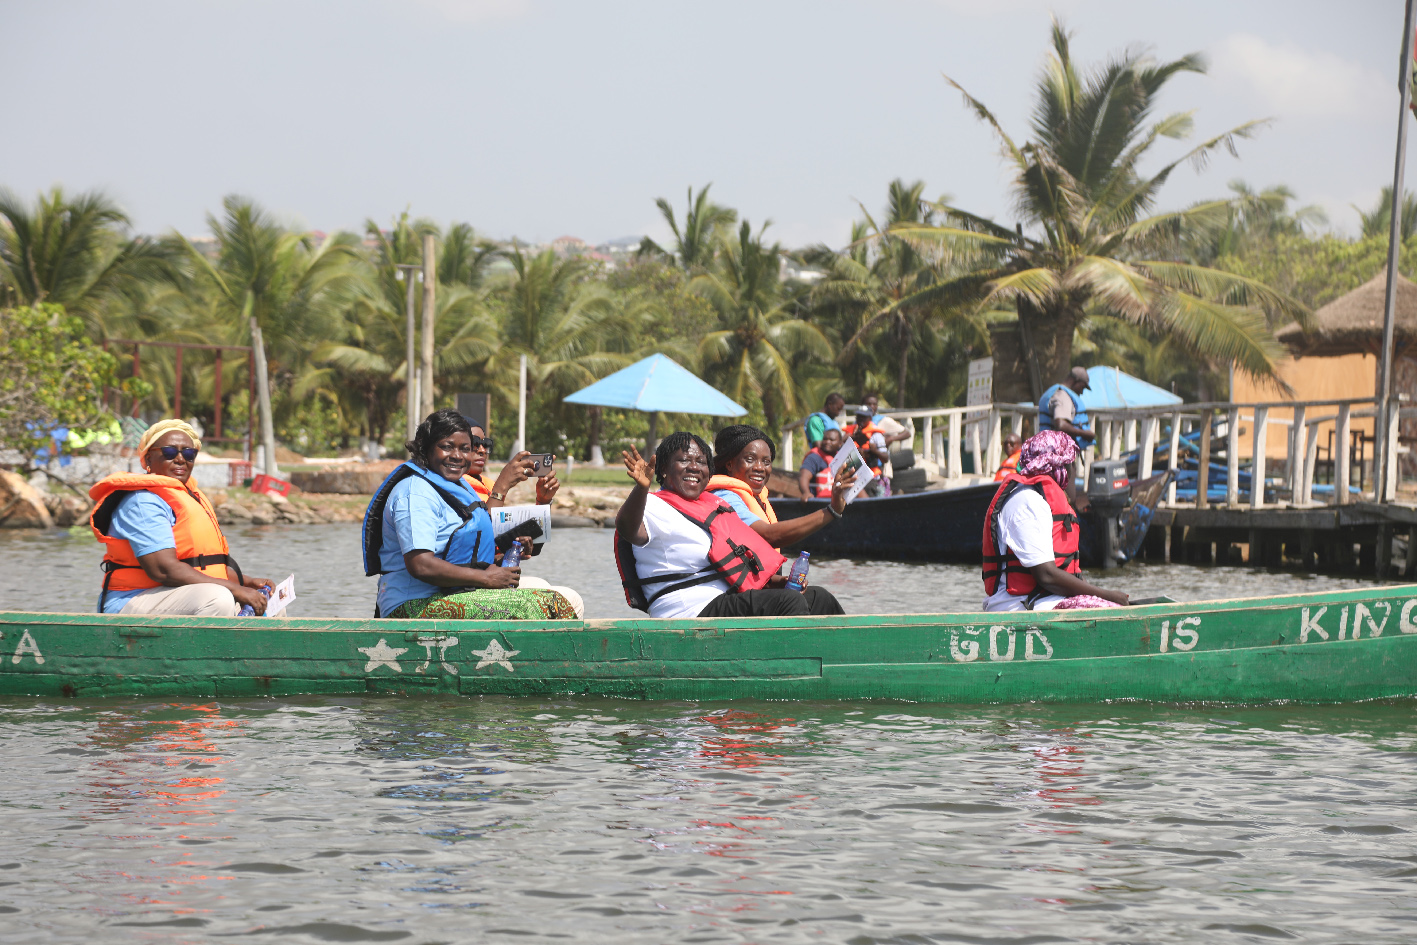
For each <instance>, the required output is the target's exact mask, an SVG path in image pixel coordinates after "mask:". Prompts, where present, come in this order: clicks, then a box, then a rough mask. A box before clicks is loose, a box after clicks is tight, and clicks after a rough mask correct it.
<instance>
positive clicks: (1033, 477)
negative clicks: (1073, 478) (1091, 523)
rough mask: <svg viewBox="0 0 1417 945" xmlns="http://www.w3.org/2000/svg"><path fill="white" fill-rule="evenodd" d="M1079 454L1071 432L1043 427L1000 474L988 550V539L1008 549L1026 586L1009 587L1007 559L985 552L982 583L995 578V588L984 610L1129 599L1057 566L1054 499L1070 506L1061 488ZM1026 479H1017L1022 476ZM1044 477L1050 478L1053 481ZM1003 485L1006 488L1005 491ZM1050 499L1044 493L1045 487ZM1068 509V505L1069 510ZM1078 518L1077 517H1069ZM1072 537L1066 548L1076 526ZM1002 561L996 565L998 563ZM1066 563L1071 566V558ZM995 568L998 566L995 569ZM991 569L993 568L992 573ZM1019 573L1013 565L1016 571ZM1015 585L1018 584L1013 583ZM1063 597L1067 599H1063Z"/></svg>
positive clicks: (999, 551)
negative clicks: (1011, 469)
mask: <svg viewBox="0 0 1417 945" xmlns="http://www.w3.org/2000/svg"><path fill="white" fill-rule="evenodd" d="M1076 457H1077V445H1076V443H1075V442H1074V441H1073V438H1072V437H1070V436H1068V435H1067V434H1066V433H1063V432H1062V431H1059V430H1042V431H1040V432H1038V433H1036V434H1034V435H1033V437H1031V438H1030V439H1029V440H1028V442H1026V443H1024V444H1023V447H1022V448H1021V449H1020V450H1019V468H1018V472H1017V473H1010V474H1009V475H1007V476H1005V477H1004V481H1003V483H1002V484H1001V485H1000V486H999V491H998V492H997V493H995V500H994V501H995V502H999V501H1000V499H999V497H1000V496H1003V501H1002V503H1001V505H999V506H995V507H993V508H991V514H992V517H993V519H994V522H993V526H994V528H995V529H996V532H995V534H994V536H993V538H992V539H990V537H989V535H988V534H987V533H986V534H985V536H984V537H985V540H986V545H985V547H986V555H987V554H989V552H988V551H987V548H988V545H989V544H992V545H993V552H992V553H993V554H994V555H1009V554H1012V555H1013V556H1014V557H1015V558H1017V559H1018V563H1019V565H1021V566H1022V567H1023V568H1025V569H1027V571H1028V577H1029V578H1031V580H1025V581H1024V582H1023V585H1024V586H1026V587H1029V590H1028V591H1024V590H1020V591H1019V592H1017V593H1012V594H1011V593H1009V589H1008V584H1009V580H1008V572H1007V570H1006V566H1007V564H1008V562H1007V561H1004V560H1002V559H1001V560H999V561H997V562H996V561H994V560H993V559H991V558H989V557H986V558H985V561H984V586H985V589H986V590H987V589H988V586H989V581H991V580H997V582H998V583H997V584H996V585H995V587H994V593H992V594H990V595H989V596H988V597H987V598H985V600H984V610H985V611H986V612H988V611H994V612H997V611H1017V610H1054V609H1056V608H1057V607H1058V605H1060V604H1063V606H1064V607H1066V608H1070V609H1072V608H1084V607H1110V606H1115V605H1120V606H1123V607H1125V606H1126V605H1127V601H1128V598H1127V595H1126V594H1123V593H1122V592H1121V591H1109V590H1105V589H1103V588H1100V587H1096V586H1094V585H1092V584H1089V583H1088V582H1087V581H1084V580H1083V579H1082V578H1081V577H1080V576H1079V575H1078V574H1076V573H1070V572H1069V571H1065V570H1063V569H1062V568H1060V567H1058V564H1057V562H1058V560H1059V556H1060V555H1061V554H1063V550H1062V549H1060V548H1057V547H1055V546H1054V544H1053V541H1054V536H1053V506H1052V505H1051V504H1050V503H1051V502H1057V503H1058V505H1059V506H1060V510H1059V513H1058V514H1060V515H1062V514H1063V511H1062V510H1063V509H1067V508H1068V500H1067V498H1066V496H1065V495H1064V493H1063V490H1065V489H1066V488H1067V485H1068V470H1069V469H1070V467H1071V466H1072V464H1073V460H1074V459H1076ZM1021 479H1022V480H1024V481H1023V482H1020V480H1021ZM1047 480H1052V481H1051V482H1049V481H1047ZM1005 490H1009V491H1008V492H1007V493H1006V492H1005ZM1049 491H1051V494H1052V496H1053V499H1051V500H1050V499H1048V498H1045V497H1044V495H1043V494H1042V493H1043V492H1049ZM1068 514H1069V515H1071V514H1072V513H1071V511H1069V512H1068ZM1072 520H1073V521H1074V522H1076V518H1073V519H1072ZM984 527H985V529H986V530H987V529H988V528H989V527H990V525H989V524H988V523H986V524H985V526H984ZM1071 534H1072V536H1073V538H1072V539H1071V541H1070V542H1064V546H1063V547H1064V548H1068V549H1070V551H1069V553H1070V552H1071V551H1072V550H1076V548H1077V545H1076V544H1075V543H1072V542H1075V541H1076V536H1077V532H1076V531H1073V532H1072V533H1071ZM1001 564H1002V565H1004V566H1005V567H1000V565H1001ZM1070 567H1073V568H1075V567H1076V562H1075V561H1074V563H1073V564H1071V565H1070ZM994 568H999V570H998V571H993V569H994ZM991 572H993V573H992V574H991ZM1015 573H1017V571H1015ZM1016 586H1018V585H1017V584H1016ZM1064 601H1066V602H1067V603H1066V604H1064Z"/></svg>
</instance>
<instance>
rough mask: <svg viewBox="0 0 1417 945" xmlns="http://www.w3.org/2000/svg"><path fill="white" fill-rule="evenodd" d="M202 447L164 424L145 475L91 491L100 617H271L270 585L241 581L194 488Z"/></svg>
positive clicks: (151, 445)
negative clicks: (246, 609)
mask: <svg viewBox="0 0 1417 945" xmlns="http://www.w3.org/2000/svg"><path fill="white" fill-rule="evenodd" d="M201 448H202V440H201V438H200V437H199V436H197V431H196V430H194V429H192V428H191V427H190V426H188V425H187V424H185V423H183V422H182V421H181V420H162V421H160V422H158V423H155V424H153V425H152V426H150V427H148V429H147V430H146V431H144V433H143V438H142V439H141V440H140V441H139V442H138V461H139V462H140V463H141V464H142V466H143V469H144V470H146V472H145V473H141V474H135V473H114V474H113V475H111V476H107V477H105V478H104V479H101V480H99V481H98V482H97V483H95V484H94V487H93V488H92V489H90V490H89V497H90V498H92V499H93V500H94V503H95V505H94V510H93V514H92V515H90V516H89V524H90V526H91V527H92V528H93V532H94V535H95V536H96V537H97V538H98V540H99V541H101V542H103V544H104V554H103V572H104V575H103V590H102V592H101V593H100V594H99V598H98V610H99V613H103V614H119V613H121V614H190V615H194V616H201V617H235V616H236V614H237V612H238V611H239V610H240V609H241V606H242V605H243V604H250V605H251V608H252V609H253V610H255V612H256V613H257V614H263V613H265V610H266V597H265V595H264V594H262V593H261V588H263V587H267V588H268V587H270V586H271V582H270V581H267V580H265V579H263V578H255V577H245V576H243V575H242V573H241V569H240V568H239V567H238V566H237V564H236V562H235V561H234V560H232V558H231V555H230V549H229V548H228V547H227V544H226V537H225V536H224V535H222V533H221V526H220V525H218V524H217V520H216V513H215V512H213V511H212V506H211V503H210V502H208V501H207V497H206V496H205V495H204V494H203V493H202V490H201V489H199V488H198V487H197V484H196V483H195V482H191V481H190V479H191V476H192V464H193V462H194V461H195V460H196V458H197V453H198V451H199V450H200V449H201Z"/></svg>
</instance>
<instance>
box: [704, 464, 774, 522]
mask: <svg viewBox="0 0 1417 945" xmlns="http://www.w3.org/2000/svg"><path fill="white" fill-rule="evenodd" d="M718 489H727V490H728V491H729V492H732V493H733V494H734V495H736V496H738V498H740V499H742V500H743V504H744V505H746V506H747V507H748V511H749V512H752V513H753V514H754V515H756V516H757V517H758V518H760V519H762V520H763V521H765V522H767V523H768V524H769V525H776V524H777V513H776V512H774V511H773V510H772V503H771V502H769V501H768V490H767V489H764V490H763V491H762V494H761V495H754V494H753V487H752V486H750V485H748V484H747V483H746V482H744V481H743V480H742V479H739V478H738V477H737V476H724V475H715V476H711V477H710V478H709V481H708V487H707V488H706V489H705V490H704V491H706V492H713V491H715V490H718Z"/></svg>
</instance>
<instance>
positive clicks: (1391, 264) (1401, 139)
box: [1373, 0, 1417, 502]
mask: <svg viewBox="0 0 1417 945" xmlns="http://www.w3.org/2000/svg"><path fill="white" fill-rule="evenodd" d="M1406 7H1407V14H1406V16H1405V17H1404V18H1403V24H1402V49H1401V52H1400V53H1399V55H1398V68H1397V90H1398V93H1399V97H1400V99H1401V102H1402V104H1401V105H1400V106H1399V107H1398V110H1397V159H1396V161H1395V162H1394V165H1393V169H1392V219H1391V220H1390V221H1388V232H1387V295H1386V297H1385V298H1384V301H1383V351H1382V356H1381V358H1379V360H1378V389H1377V391H1376V393H1377V398H1378V416H1377V422H1376V423H1374V424H1373V438H1374V439H1375V440H1377V443H1376V444H1375V445H1376V446H1377V449H1376V450H1375V451H1374V452H1375V453H1376V454H1377V455H1376V456H1375V457H1374V458H1375V459H1376V460H1377V462H1378V469H1377V474H1376V475H1375V476H1373V479H1374V480H1375V481H1376V482H1377V495H1376V496H1375V498H1376V499H1377V500H1378V501H1379V502H1386V501H1387V500H1388V496H1389V494H1391V495H1393V496H1396V494H1397V483H1396V482H1395V481H1393V482H1389V478H1395V477H1390V476H1389V466H1390V464H1391V463H1390V461H1391V459H1392V456H1393V451H1394V450H1395V449H1396V448H1397V444H1396V443H1393V442H1392V440H1393V437H1390V436H1388V432H1389V431H1390V430H1392V429H1394V428H1395V427H1396V426H1397V425H1396V424H1392V423H1390V422H1389V412H1390V411H1392V410H1396V409H1398V406H1399V405H1398V404H1397V403H1396V402H1395V401H1394V400H1393V396H1392V336H1393V324H1394V321H1395V317H1396V313H1397V260H1398V252H1399V250H1400V249H1401V248H1402V177H1403V170H1404V167H1405V165H1406V164H1407V123H1408V121H1410V120H1411V119H1410V118H1408V116H1407V112H1408V109H1410V108H1411V107H1412V27H1413V17H1414V14H1415V13H1417V0H1407V4H1406Z"/></svg>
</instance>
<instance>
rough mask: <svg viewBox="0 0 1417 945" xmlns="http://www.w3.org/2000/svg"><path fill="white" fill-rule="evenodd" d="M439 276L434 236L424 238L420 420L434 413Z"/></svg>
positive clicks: (419, 384)
mask: <svg viewBox="0 0 1417 945" xmlns="http://www.w3.org/2000/svg"><path fill="white" fill-rule="evenodd" d="M437 283H438V276H437V273H435V272H434V271H433V234H432V233H425V234H424V236H423V370H422V371H421V372H420V373H419V378H418V388H419V391H418V393H419V397H418V399H419V402H420V409H419V419H420V420H422V419H423V418H424V417H426V416H428V415H429V414H430V413H432V412H433V303H434V291H435V289H436V287H437Z"/></svg>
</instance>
